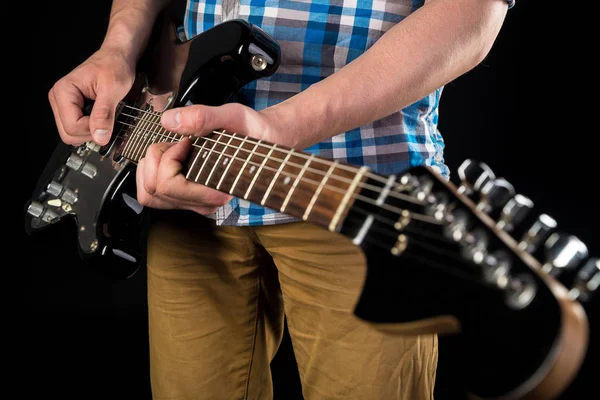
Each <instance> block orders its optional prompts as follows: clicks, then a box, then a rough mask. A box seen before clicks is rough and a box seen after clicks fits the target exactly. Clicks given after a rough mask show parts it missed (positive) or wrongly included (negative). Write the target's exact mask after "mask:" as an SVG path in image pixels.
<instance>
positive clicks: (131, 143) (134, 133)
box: [126, 116, 144, 159]
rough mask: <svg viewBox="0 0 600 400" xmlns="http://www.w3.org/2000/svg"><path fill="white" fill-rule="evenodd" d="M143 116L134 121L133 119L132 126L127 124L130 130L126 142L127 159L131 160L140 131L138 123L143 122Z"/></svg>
mask: <svg viewBox="0 0 600 400" xmlns="http://www.w3.org/2000/svg"><path fill="white" fill-rule="evenodd" d="M143 118H144V117H143V116H142V117H139V118H138V119H137V121H136V119H135V118H134V119H133V124H129V129H131V128H132V127H133V129H131V134H130V135H129V140H127V155H126V157H127V158H129V159H133V154H134V153H133V151H134V150H135V145H136V143H137V141H138V140H139V134H138V131H139V129H140V121H143Z"/></svg>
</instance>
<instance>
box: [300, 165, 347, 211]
mask: <svg viewBox="0 0 600 400" xmlns="http://www.w3.org/2000/svg"><path fill="white" fill-rule="evenodd" d="M337 164H338V162H337V161H334V162H333V164H331V167H329V170H328V171H327V173H326V174H325V176H324V177H323V180H321V183H320V184H319V187H318V188H317V190H316V191H315V194H314V195H313V197H312V198H311V199H310V203H308V207H306V211H305V212H304V215H303V216H302V219H303V220H304V221H306V220H307V219H308V216H309V215H310V212H311V210H312V208H313V206H314V205H315V202H316V201H317V198H318V197H319V195H320V194H321V191H322V190H323V187H324V186H325V184H326V183H327V181H328V180H329V177H330V176H331V174H332V173H333V170H334V169H335V167H336V165H337Z"/></svg>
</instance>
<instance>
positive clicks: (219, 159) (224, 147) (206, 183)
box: [204, 133, 235, 185]
mask: <svg viewBox="0 0 600 400" xmlns="http://www.w3.org/2000/svg"><path fill="white" fill-rule="evenodd" d="M234 136H235V133H234ZM234 136H232V137H230V138H229V141H228V142H227V144H226V145H225V146H223V150H221V152H220V153H219V157H217V161H215V164H214V165H213V167H212V169H211V170H210V174H208V178H206V182H204V184H205V185H208V181H209V180H210V177H211V176H212V174H213V172H215V169H216V168H217V166H218V165H219V162H220V161H221V157H223V152H224V151H225V150H226V149H227V146H229V143H231V141H232V140H233V138H234ZM207 158H208V157H207Z"/></svg>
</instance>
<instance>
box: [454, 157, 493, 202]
mask: <svg viewBox="0 0 600 400" xmlns="http://www.w3.org/2000/svg"><path fill="white" fill-rule="evenodd" d="M458 177H459V178H460V181H461V184H460V186H459V187H458V192H459V193H461V194H465V195H467V196H470V195H472V194H473V193H474V192H478V191H480V190H481V189H482V188H483V186H484V185H485V184H486V183H487V182H488V181H490V180H491V179H495V178H496V175H495V174H494V171H492V169H491V168H490V167H489V166H488V165H487V164H485V163H482V162H477V161H474V160H471V159H467V160H465V161H464V162H463V163H462V164H461V165H460V167H458Z"/></svg>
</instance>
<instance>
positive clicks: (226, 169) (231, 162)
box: [216, 136, 248, 190]
mask: <svg viewBox="0 0 600 400" xmlns="http://www.w3.org/2000/svg"><path fill="white" fill-rule="evenodd" d="M246 139H248V136H244V139H243V140H242V141H241V143H240V145H239V146H238V148H237V149H235V153H233V156H232V157H231V160H230V161H229V164H227V167H226V168H225V172H223V175H221V179H219V183H218V184H217V187H216V189H217V190H219V187H220V186H221V183H223V179H224V178H225V176H226V175H227V171H229V168H231V164H233V161H234V160H235V159H236V157H235V156H237V153H238V152H239V151H240V149H241V148H242V147H244V143H245V142H246Z"/></svg>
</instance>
